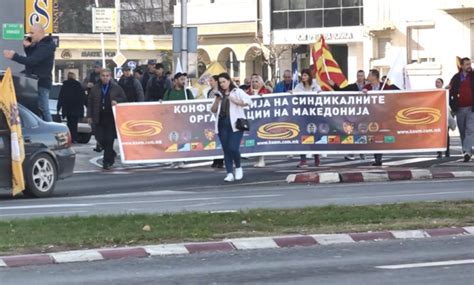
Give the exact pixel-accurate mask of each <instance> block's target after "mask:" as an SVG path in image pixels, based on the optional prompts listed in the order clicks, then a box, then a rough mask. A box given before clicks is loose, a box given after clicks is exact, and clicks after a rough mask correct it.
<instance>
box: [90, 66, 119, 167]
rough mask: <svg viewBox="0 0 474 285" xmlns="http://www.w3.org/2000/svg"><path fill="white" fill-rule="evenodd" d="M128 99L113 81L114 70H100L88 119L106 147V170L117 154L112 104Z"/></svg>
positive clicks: (91, 96)
mask: <svg viewBox="0 0 474 285" xmlns="http://www.w3.org/2000/svg"><path fill="white" fill-rule="evenodd" d="M126 101H127V97H126V96H125V93H124V92H123V90H122V88H121V87H120V86H118V85H117V84H115V83H113V82H112V72H111V71H110V70H109V69H103V70H102V71H101V72H100V83H99V84H97V85H95V86H94V87H92V89H91V93H90V94H89V97H88V98H87V120H88V122H89V123H90V124H91V125H92V124H93V125H94V126H95V135H96V138H97V140H99V142H100V144H101V145H102V147H103V148H104V159H103V164H102V166H103V169H106V170H108V169H110V168H111V167H112V166H113V164H114V163H115V157H116V156H117V154H116V153H115V151H114V141H115V138H116V137H117V134H116V132H115V118H114V114H113V111H112V106H115V105H117V104H118V103H121V102H126Z"/></svg>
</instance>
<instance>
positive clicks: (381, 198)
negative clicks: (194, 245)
mask: <svg viewBox="0 0 474 285" xmlns="http://www.w3.org/2000/svg"><path fill="white" fill-rule="evenodd" d="M89 179H90V178H88V177H84V180H83V181H82V183H86V180H89ZM128 179H129V181H125V179H123V180H122V179H120V178H117V179H114V180H112V182H113V184H114V185H119V184H120V183H121V181H122V183H130V185H133V184H134V182H133V181H134V180H133V179H136V180H137V181H140V180H142V179H144V178H143V177H136V178H133V179H132V178H131V177H128ZM78 183H79V184H80V183H81V182H78ZM473 183H474V180H472V179H471V180H439V181H436V180H433V181H426V182H413V181H406V182H391V183H364V184H332V185H326V186H322V185H321V186H314V185H288V184H285V183H284V182H281V183H273V182H269V183H250V184H238V185H232V186H226V187H225V189H224V188H223V187H221V186H201V187H189V186H184V187H183V186H181V187H174V188H170V189H168V190H166V189H163V190H157V191H146V190H143V191H139V189H137V188H135V190H136V191H135V192H133V193H122V194H105V195H104V194H100V195H86V196H83V195H76V196H71V197H56V198H50V199H13V200H12V199H8V200H2V201H1V205H0V220H8V219H13V218H31V217H42V216H67V215H81V216H86V215H95V214H121V213H165V212H166V213H172V212H181V211H206V212H207V211H238V210H245V209H254V208H298V207H305V206H323V205H330V204H339V205H365V204H383V203H397V202H413V201H442V200H462V199H474V189H473V187H472V185H473ZM137 184H139V183H137ZM135 187H136V186H135ZM144 187H147V188H146V189H148V187H149V186H144ZM78 191H79V190H78Z"/></svg>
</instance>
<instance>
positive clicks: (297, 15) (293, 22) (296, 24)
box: [288, 11, 305, 29]
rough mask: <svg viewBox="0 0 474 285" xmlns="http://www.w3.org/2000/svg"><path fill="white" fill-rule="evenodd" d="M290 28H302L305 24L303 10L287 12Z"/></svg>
mask: <svg viewBox="0 0 474 285" xmlns="http://www.w3.org/2000/svg"><path fill="white" fill-rule="evenodd" d="M288 17H289V19H290V25H289V28H290V29H299V28H304V26H305V12H304V11H301V12H289V15H288Z"/></svg>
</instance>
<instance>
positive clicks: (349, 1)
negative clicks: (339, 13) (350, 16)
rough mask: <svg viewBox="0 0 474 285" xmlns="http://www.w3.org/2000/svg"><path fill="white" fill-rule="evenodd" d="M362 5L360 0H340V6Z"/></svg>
mask: <svg viewBox="0 0 474 285" xmlns="http://www.w3.org/2000/svg"><path fill="white" fill-rule="evenodd" d="M359 6H362V0H342V7H359Z"/></svg>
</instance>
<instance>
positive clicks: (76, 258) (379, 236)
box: [0, 227, 474, 267]
mask: <svg viewBox="0 0 474 285" xmlns="http://www.w3.org/2000/svg"><path fill="white" fill-rule="evenodd" d="M459 235H474V227H457V228H438V229H426V230H423V229H419V230H405V231H384V232H363V233H360V232H359V233H344V234H319V235H291V236H276V237H254V238H239V239H228V240H222V241H215V242H197V243H179V244H160V245H148V246H139V247H121V248H99V249H89V250H76V251H63V252H55V253H45V254H30V255H15V256H3V257H0V267H21V266H31V265H48V264H62V263H71V262H90V261H100V260H113V259H121V258H131V257H135V258H137V257H150V256H167V255H178V254H180V255H185V254H193V253H201V252H218V251H241V250H257V249H260V250H261V249H277V248H288V247H295V246H316V245H322V246H324V245H337V244H343V243H358V242H376V241H384V240H395V239H396V240H404V239H421V238H432V237H443V236H459Z"/></svg>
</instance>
